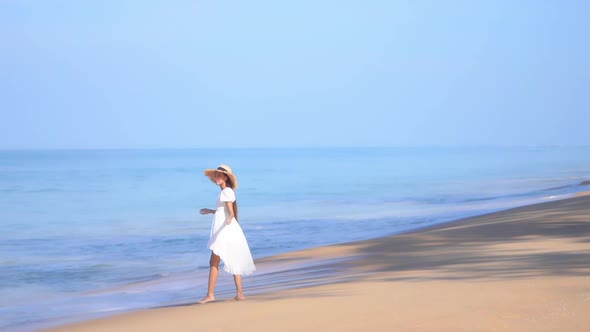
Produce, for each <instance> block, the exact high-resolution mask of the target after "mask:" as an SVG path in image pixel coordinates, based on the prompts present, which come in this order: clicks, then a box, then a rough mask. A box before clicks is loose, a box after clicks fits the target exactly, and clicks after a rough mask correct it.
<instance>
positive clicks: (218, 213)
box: [208, 187, 256, 275]
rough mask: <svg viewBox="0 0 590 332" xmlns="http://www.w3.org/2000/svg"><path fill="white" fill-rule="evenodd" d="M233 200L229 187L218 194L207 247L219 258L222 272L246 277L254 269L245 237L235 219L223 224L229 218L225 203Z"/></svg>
mask: <svg viewBox="0 0 590 332" xmlns="http://www.w3.org/2000/svg"><path fill="white" fill-rule="evenodd" d="M235 200H236V194H235V193H234V191H233V189H232V188H230V187H227V188H225V189H223V190H222V191H221V193H220V194H219V198H218V199H217V206H216V209H215V217H214V218H213V224H212V225H211V237H210V238H209V244H208V246H209V249H211V250H212V251H213V253H214V254H215V255H217V256H219V257H221V260H222V261H223V270H224V271H226V272H228V273H231V274H239V275H247V274H250V273H252V272H254V271H256V267H255V266H254V261H253V260H252V254H251V253H250V247H249V246H248V242H247V241H246V236H244V232H243V231H242V227H241V226H240V224H239V223H238V221H237V220H236V218H234V219H233V220H232V222H231V223H230V224H229V225H228V224H227V223H226V222H225V221H226V220H227V216H229V211H228V209H227V207H226V206H225V202H234V201H235Z"/></svg>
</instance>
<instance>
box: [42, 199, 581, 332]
mask: <svg viewBox="0 0 590 332" xmlns="http://www.w3.org/2000/svg"><path fill="white" fill-rule="evenodd" d="M257 264H258V266H259V267H260V270H262V271H264V270H265V269H266V270H267V271H270V270H269V269H273V270H272V271H271V272H266V273H264V272H263V273H261V275H260V276H258V277H257V278H258V279H256V282H254V283H253V284H254V285H253V286H252V287H250V288H249V286H248V285H249V283H248V280H249V279H248V278H246V279H245V286H246V292H247V295H248V291H250V294H251V295H250V297H249V299H248V300H247V301H242V302H236V301H232V300H230V299H231V296H227V297H226V298H223V299H221V300H220V301H217V302H215V303H210V304H205V305H198V304H195V303H188V304H183V305H178V306H173V307H166V308H155V309H150V310H142V311H138V312H133V313H127V314H122V315H119V316H114V317H109V318H105V319H99V320H94V321H89V322H83V323H77V324H73V325H68V326H63V327H59V328H56V329H52V330H51V331H54V332H56V331H59V332H66V331H89V332H93V331H131V332H133V331H138V332H139V331H142V332H145V331H191V332H195V331H360V330H366V331H518V332H522V331H584V332H587V331H590V196H581V197H576V198H571V199H566V200H562V201H555V202H549V203H543V204H537V205H532V206H527V207H522V208H516V209H512V210H508V211H503V212H498V213H493V214H489V215H484V216H480V217H474V218H468V219H464V220H459V221H456V222H453V223H449V224H445V225H442V226H437V227H434V228H430V229H426V230H421V231H417V232H413V233H408V234H403V235H398V236H391V237H386V238H379V239H374V240H369V241H362V242H355V243H349V244H342V245H335V246H327V247H320V248H315V249H309V250H303V251H298V252H292V253H289V254H285V255H280V256H275V257H271V258H266V259H262V260H259V261H257ZM281 288H283V290H280V289H281ZM284 288H290V289H286V290H285V289H284ZM277 289H278V290H277ZM269 290H270V291H269ZM252 293H254V295H252ZM199 295H202V294H195V301H196V300H198V296H199Z"/></svg>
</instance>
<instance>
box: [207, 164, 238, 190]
mask: <svg viewBox="0 0 590 332" xmlns="http://www.w3.org/2000/svg"><path fill="white" fill-rule="evenodd" d="M215 173H223V174H225V175H227V176H228V177H229V178H230V179H231V182H232V184H233V186H232V187H231V188H232V189H234V190H236V189H237V188H238V178H237V177H236V176H235V175H234V174H232V173H228V172H224V171H220V170H218V169H215V168H210V169H206V170H205V176H207V177H208V178H209V180H211V182H213V183H216V182H215Z"/></svg>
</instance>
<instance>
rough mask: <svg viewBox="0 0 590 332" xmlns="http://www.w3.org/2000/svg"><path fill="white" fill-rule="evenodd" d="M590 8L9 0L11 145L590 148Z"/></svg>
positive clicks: (4, 100) (0, 145)
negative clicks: (500, 146) (506, 146)
mask: <svg viewBox="0 0 590 332" xmlns="http://www.w3.org/2000/svg"><path fill="white" fill-rule="evenodd" d="M589 13H590V1H568V0H548V1H526V0H519V1H514V0H507V1H501V0H489V1H483V0H482V1H473V0H466V1H440V0H432V1H415V0H406V1H396V0H387V1H367V0H364V1H344V0H338V1H319V0H314V1H306V0H297V1H288V0H285V1H277V0H269V1H257V0H250V1H223V0H208V1H195V0H192V1H191V0H187V1H178V0H167V1H146V0H138V1H124V0H117V1H112V0H100V1H78V0H76V1H73V0H72V1H58V0H52V1H39V0H0V43H1V49H0V112H1V121H0V149H21V148H27V149H28V148H35V149H37V148H39V149H45V148H135V147H137V148H162V147H180V148H182V147H217V146H220V147H277V146H278V147H281V146H417V145H430V146H432V145H436V146H439V145H444V146H449V145H452V146H454V145H581V144H590V107H589V105H590V42H589V40H590V39H589V33H590V20H589V19H588V15H589Z"/></svg>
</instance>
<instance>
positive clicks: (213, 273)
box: [199, 252, 221, 304]
mask: <svg viewBox="0 0 590 332" xmlns="http://www.w3.org/2000/svg"><path fill="white" fill-rule="evenodd" d="M220 261H221V259H220V258H219V256H217V255H215V254H214V253H213V252H212V253H211V259H210V260H209V288H208V289H207V295H205V297H204V298H203V299H201V301H199V303H201V304H203V303H207V302H211V301H214V300H215V284H216V283H217V276H218V275H219V262H220Z"/></svg>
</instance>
